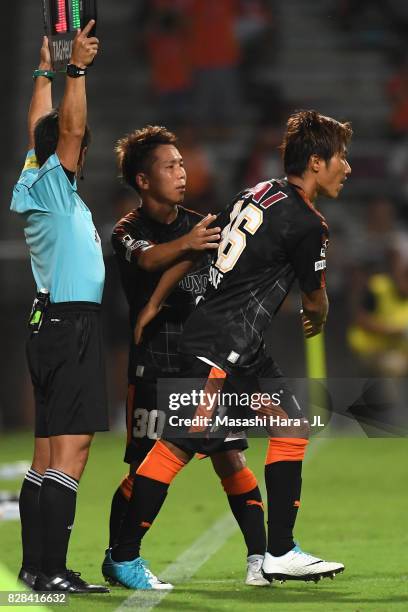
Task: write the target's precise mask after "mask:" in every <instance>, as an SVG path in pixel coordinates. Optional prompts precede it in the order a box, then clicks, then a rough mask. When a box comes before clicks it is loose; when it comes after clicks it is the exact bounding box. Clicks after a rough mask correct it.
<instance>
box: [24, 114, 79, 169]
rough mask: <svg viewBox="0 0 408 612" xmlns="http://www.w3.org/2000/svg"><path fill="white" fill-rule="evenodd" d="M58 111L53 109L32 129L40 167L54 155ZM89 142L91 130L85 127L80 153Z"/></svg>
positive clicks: (57, 131)
mask: <svg viewBox="0 0 408 612" xmlns="http://www.w3.org/2000/svg"><path fill="white" fill-rule="evenodd" d="M58 117H59V110H58V109H57V108H53V109H52V111H50V112H49V113H48V114H47V115H44V117H41V118H40V119H39V120H38V121H37V123H36V124H35V127H34V150H35V156H36V158H37V161H38V164H39V166H40V167H41V166H42V165H43V164H45V162H46V161H47V159H48V158H49V157H50V156H51V155H53V154H54V153H55V151H56V150H57V145H58V136H59V124H58ZM90 142H91V130H90V129H89V127H88V126H86V127H85V133H84V137H83V139H82V143H81V151H82V150H83V149H84V148H85V147H88V146H89V143H90Z"/></svg>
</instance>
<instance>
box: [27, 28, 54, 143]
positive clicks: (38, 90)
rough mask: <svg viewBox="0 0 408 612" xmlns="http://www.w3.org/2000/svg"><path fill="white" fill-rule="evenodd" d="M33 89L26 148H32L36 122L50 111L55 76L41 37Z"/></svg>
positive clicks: (46, 42)
mask: <svg viewBox="0 0 408 612" xmlns="http://www.w3.org/2000/svg"><path fill="white" fill-rule="evenodd" d="M33 76H34V87H33V95H32V98H31V103H30V108H29V110H28V120H27V123H28V125H27V127H28V148H29V149H33V148H34V128H35V124H36V123H37V121H38V120H39V119H40V118H41V117H44V115H46V114H47V113H49V112H50V111H51V110H52V92H51V85H52V80H53V78H54V76H55V72H54V71H53V68H52V62H51V54H50V49H49V46H48V38H47V36H44V37H43V42H42V46H41V50H40V63H39V65H38V68H37V70H35V71H34V75H33Z"/></svg>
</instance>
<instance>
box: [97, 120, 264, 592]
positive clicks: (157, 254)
mask: <svg viewBox="0 0 408 612" xmlns="http://www.w3.org/2000/svg"><path fill="white" fill-rule="evenodd" d="M175 143H176V138H175V136H174V134H172V133H170V132H168V131H167V130H166V129H165V128H162V127H158V126H147V127H146V128H144V129H143V130H138V131H135V132H134V133H132V134H130V135H128V136H126V137H125V138H123V139H122V140H120V141H119V143H118V146H117V154H118V159H119V165H120V168H121V170H122V174H123V176H124V179H125V180H126V182H127V183H129V184H130V185H131V186H133V187H134V188H136V189H137V191H138V193H139V195H140V197H141V200H142V205H141V207H140V208H139V209H137V210H133V211H132V212H130V213H129V214H127V215H126V216H125V217H124V218H123V219H121V220H120V221H119V222H118V223H117V224H116V226H115V228H114V230H113V234H112V244H113V248H114V251H115V253H116V256H117V261H118V264H119V271H120V276H121V281H122V286H123V289H124V291H125V294H126V298H127V301H128V304H129V319H130V325H131V329H132V330H133V329H134V328H135V324H136V320H137V316H138V314H139V313H140V311H141V310H142V309H143V308H144V307H145V305H146V304H147V303H148V302H149V299H150V297H151V295H152V293H153V291H154V289H155V287H156V285H157V284H158V282H159V280H160V277H161V275H162V274H163V270H164V269H165V268H166V267H168V266H169V265H172V264H173V263H174V262H178V264H177V265H181V267H182V269H183V270H184V269H187V267H190V266H191V265H194V267H193V268H192V269H191V271H189V273H188V274H187V275H186V276H185V277H184V278H183V279H182V281H181V282H180V283H179V285H178V286H177V287H176V288H175V289H174V290H173V292H172V293H171V294H170V295H169V296H168V298H167V300H166V303H165V305H164V307H163V309H162V310H161V312H160V313H159V314H158V316H157V318H156V319H155V321H154V323H153V324H152V325H150V326H149V329H148V330H146V331H145V333H144V335H143V338H140V337H139V335H138V337H137V338H136V339H135V340H136V341H134V340H133V339H132V342H131V346H130V355H129V371H128V381H129V388H128V399H127V433H128V440H127V448H126V455H125V461H126V462H127V463H130V464H131V467H130V472H129V475H128V476H126V478H125V479H124V480H123V482H122V483H121V485H120V487H119V488H118V490H117V491H116V493H115V495H114V497H113V501H112V509H111V517H110V544H109V546H110V548H111V549H112V552H111V553H110V552H109V551H108V552H107V555H106V559H105V562H104V566H103V572H104V574H105V576H106V577H108V578H110V579H115V580H116V581H118V582H120V583H122V584H124V585H125V586H128V587H130V588H155V589H156V588H160V589H163V588H171V585H168V584H166V583H162V582H161V581H158V580H157V579H156V578H155V577H154V576H153V575H152V574H151V573H148V572H144V571H143V567H142V566H141V563H140V561H139V560H138V559H140V558H139V548H138V546H137V545H136V547H135V546H134V542H133V533H134V530H135V528H136V529H139V530H141V531H142V532H144V531H146V530H147V529H148V527H149V526H150V523H151V521H149V519H148V518H146V517H144V518H143V520H138V516H137V515H136V516H135V512H134V505H135V503H138V502H139V499H138V498H136V500H135V499H134V498H133V497H132V489H133V482H134V479H135V472H136V470H137V469H138V468H139V466H140V464H141V463H142V461H143V460H144V458H145V456H146V455H147V453H148V452H149V451H150V450H151V449H152V447H153V446H154V444H155V441H156V440H157V438H158V430H160V426H161V422H162V418H163V417H164V416H165V415H164V413H163V412H161V411H160V410H158V409H157V408H158V407H157V402H156V386H157V383H156V381H157V378H160V377H172V376H176V375H180V359H179V354H178V351H177V346H178V343H179V340H180V337H181V333H182V331H183V327H184V322H185V320H186V319H187V317H188V316H189V314H190V313H191V312H192V310H193V308H194V307H195V303H196V300H197V298H199V297H200V296H202V295H203V294H204V291H205V288H206V285H207V281H208V268H209V264H210V259H211V258H210V256H209V252H210V251H211V249H217V248H218V241H219V238H220V234H219V231H220V228H217V227H216V228H212V229H210V228H208V226H209V224H210V223H211V222H213V221H214V220H215V219H216V216H215V215H208V216H207V217H206V218H205V219H203V218H202V217H201V215H199V214H197V213H195V212H193V211H190V210H187V209H186V208H183V207H182V206H181V203H182V201H183V198H184V191H185V187H186V173H185V170H184V167H183V160H182V158H181V156H180V153H179V152H178V150H177V148H176V146H175ZM245 448H247V442H246V439H245V438H242V437H235V438H234V437H232V438H231V439H229V440H227V441H225V442H223V443H222V444H221V445H220V446H219V447H218V448H217V452H216V453H214V454H213V455H212V456H211V460H212V463H213V466H214V469H215V470H216V472H217V474H218V475H219V477H220V478H221V482H222V485H223V487H224V489H225V491H226V493H227V495H228V500H229V503H230V506H231V509H232V511H233V513H234V515H235V517H236V519H237V521H238V524H239V525H240V527H241V530H242V533H243V535H244V538H245V540H246V543H247V546H248V570H247V579H246V582H247V584H251V585H255V586H258V585H263V586H264V585H266V584H267V581H266V580H265V578H263V576H262V574H261V573H260V566H261V564H262V559H263V555H264V552H265V548H266V535H265V528H264V519H263V508H262V498H261V495H260V492H259V489H258V485H257V481H256V478H255V476H254V475H253V473H252V472H251V471H250V470H249V468H247V467H246V466H245V457H244V455H243V452H242V451H243V450H244V449H245ZM170 478H171V470H170V472H169V471H168V472H167V473H166V471H162V473H161V474H159V475H158V479H159V480H162V481H164V482H167V481H168V480H169V479H170ZM136 479H137V480H142V481H143V477H136ZM160 484H162V483H161V482H160ZM142 494H146V495H148V496H149V497H150V498H152V499H154V497H155V493H154V491H151V490H149V491H146V492H144V493H142ZM248 501H249V502H251V503H247V502H248ZM139 574H142V580H140V576H139Z"/></svg>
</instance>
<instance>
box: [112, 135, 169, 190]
mask: <svg viewBox="0 0 408 612" xmlns="http://www.w3.org/2000/svg"><path fill="white" fill-rule="evenodd" d="M176 142H177V137H176V135H175V134H173V132H170V131H169V130H167V129H166V128H165V127H163V126H161V125H146V127H144V128H143V129H141V130H134V131H133V132H131V133H130V134H126V136H124V137H123V138H121V139H120V140H118V142H117V143H116V147H115V153H116V157H117V160H118V166H119V169H120V172H121V175H122V178H123V180H124V181H125V182H126V183H127V184H128V185H130V186H131V187H133V188H134V189H136V191H139V188H138V186H137V184H136V175H137V174H138V173H139V172H148V171H149V169H150V165H151V163H152V161H153V153H154V150H155V149H156V147H158V146H159V145H163V144H171V145H174V144H175V143H176Z"/></svg>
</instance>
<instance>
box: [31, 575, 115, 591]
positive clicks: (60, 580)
mask: <svg viewBox="0 0 408 612" xmlns="http://www.w3.org/2000/svg"><path fill="white" fill-rule="evenodd" d="M80 576H81V574H80V572H73V571H72V570H65V572H61V573H60V574H55V576H46V575H45V574H42V573H39V574H38V576H37V580H36V581H35V585H34V591H64V592H66V593H109V589H108V588H107V587H105V586H102V585H100V584H88V583H87V582H85V580H82V578H81V577H80Z"/></svg>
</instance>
